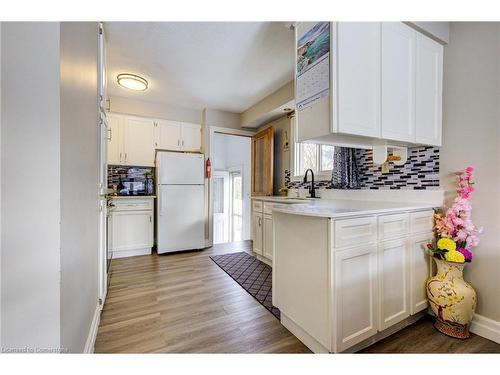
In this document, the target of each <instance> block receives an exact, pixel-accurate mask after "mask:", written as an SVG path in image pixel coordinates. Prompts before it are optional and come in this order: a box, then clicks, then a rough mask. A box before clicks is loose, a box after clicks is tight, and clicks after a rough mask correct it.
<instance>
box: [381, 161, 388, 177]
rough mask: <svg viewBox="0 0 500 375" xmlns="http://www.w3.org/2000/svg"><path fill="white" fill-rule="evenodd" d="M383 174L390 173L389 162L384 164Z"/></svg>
mask: <svg viewBox="0 0 500 375" xmlns="http://www.w3.org/2000/svg"><path fill="white" fill-rule="evenodd" d="M382 173H383V174H385V173H389V162H388V161H386V162H385V163H384V164H382Z"/></svg>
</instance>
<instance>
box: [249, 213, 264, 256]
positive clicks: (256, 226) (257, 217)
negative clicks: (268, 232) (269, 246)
mask: <svg viewBox="0 0 500 375" xmlns="http://www.w3.org/2000/svg"><path fill="white" fill-rule="evenodd" d="M262 220H263V215H262V213H260V212H254V213H252V240H253V252H254V253H256V254H259V255H262V254H263V251H262V245H263V237H264V230H263V222H262Z"/></svg>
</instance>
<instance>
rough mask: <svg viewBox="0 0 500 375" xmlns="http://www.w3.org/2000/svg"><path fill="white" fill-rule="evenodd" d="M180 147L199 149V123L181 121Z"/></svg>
mask: <svg viewBox="0 0 500 375" xmlns="http://www.w3.org/2000/svg"><path fill="white" fill-rule="evenodd" d="M181 147H182V150H183V151H200V149H201V125H198V124H189V123H182V125H181Z"/></svg>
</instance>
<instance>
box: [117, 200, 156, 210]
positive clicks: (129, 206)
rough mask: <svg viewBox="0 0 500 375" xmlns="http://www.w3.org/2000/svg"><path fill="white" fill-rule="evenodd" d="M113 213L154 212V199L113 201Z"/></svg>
mask: <svg viewBox="0 0 500 375" xmlns="http://www.w3.org/2000/svg"><path fill="white" fill-rule="evenodd" d="M110 207H112V211H145V210H153V199H137V198H131V199H111V201H110Z"/></svg>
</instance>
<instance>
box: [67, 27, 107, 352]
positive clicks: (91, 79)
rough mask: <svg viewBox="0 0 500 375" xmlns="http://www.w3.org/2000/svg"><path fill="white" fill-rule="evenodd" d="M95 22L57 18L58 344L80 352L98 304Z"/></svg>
mask: <svg viewBox="0 0 500 375" xmlns="http://www.w3.org/2000/svg"><path fill="white" fill-rule="evenodd" d="M97 27H98V26H97V23H95V22H88V23H83V22H63V23H61V346H62V347H64V348H67V349H68V350H69V351H70V352H82V351H83V350H84V347H85V341H86V339H87V335H88V333H89V330H90V326H91V323H92V318H93V316H94V312H95V310H96V307H97V305H98V299H99V296H98V274H97V270H98V268H97V265H98V246H99V245H98V223H99V213H98V190H97V186H98V160H97V155H98V151H97V139H98V128H97V105H96V103H97V48H96V42H97V30H98V29H97Z"/></svg>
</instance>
